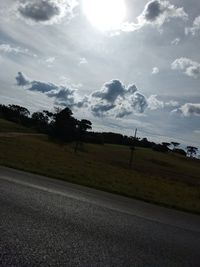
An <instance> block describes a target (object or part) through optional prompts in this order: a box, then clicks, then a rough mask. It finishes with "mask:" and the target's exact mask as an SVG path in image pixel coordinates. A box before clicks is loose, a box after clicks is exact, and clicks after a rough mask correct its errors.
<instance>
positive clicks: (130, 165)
mask: <svg viewBox="0 0 200 267" xmlns="http://www.w3.org/2000/svg"><path fill="white" fill-rule="evenodd" d="M136 136H137V128H136V129H135V135H134V141H135V140H136ZM134 141H133V145H132V146H130V150H131V155H130V159H129V168H131V167H132V163H133V152H134V149H135V146H134V145H135V144H134V143H135V142H134Z"/></svg>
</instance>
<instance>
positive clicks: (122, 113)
mask: <svg viewBox="0 0 200 267" xmlns="http://www.w3.org/2000/svg"><path fill="white" fill-rule="evenodd" d="M132 113H133V112H132V111H130V110H127V109H126V108H121V109H120V110H119V112H118V113H117V115H116V118H120V119H121V118H124V117H126V116H129V115H131V114H132Z"/></svg>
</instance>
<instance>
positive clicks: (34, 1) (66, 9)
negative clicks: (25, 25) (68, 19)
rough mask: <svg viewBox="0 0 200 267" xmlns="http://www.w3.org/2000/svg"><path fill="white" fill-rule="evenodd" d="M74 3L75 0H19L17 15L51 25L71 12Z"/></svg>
mask: <svg viewBox="0 0 200 267" xmlns="http://www.w3.org/2000/svg"><path fill="white" fill-rule="evenodd" d="M76 3H77V2H76V1H75V0H71V1H69V0H26V1H24V0H21V1H19V4H18V13H19V14H20V16H21V17H23V18H25V19H29V20H32V21H33V22H41V23H46V24H52V23H57V22H59V21H60V19H61V18H63V17H64V16H65V15H66V13H70V12H72V10H73V8H74V6H75V5H76Z"/></svg>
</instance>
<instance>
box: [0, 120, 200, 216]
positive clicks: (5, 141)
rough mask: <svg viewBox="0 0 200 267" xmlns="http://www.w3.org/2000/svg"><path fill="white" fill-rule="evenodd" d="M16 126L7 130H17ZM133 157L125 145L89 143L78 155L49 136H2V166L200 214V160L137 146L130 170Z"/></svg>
mask: <svg viewBox="0 0 200 267" xmlns="http://www.w3.org/2000/svg"><path fill="white" fill-rule="evenodd" d="M2 124H3V125H4V126H5V125H6V122H3V120H0V128H1V131H2V129H3V127H1V125H2ZM13 127H14V128H12V127H11V123H9V127H8V129H6V127H4V130H3V131H4V132H6V131H9V132H10V131H11V130H13V131H15V132H16V128H15V127H18V126H16V125H14V124H13ZM21 131H24V129H23V127H22V128H21ZM129 155H130V151H129V148H128V147H125V146H119V145H104V146H101V145H92V144H85V145H84V151H82V152H79V153H78V154H75V153H74V147H73V145H72V144H70V145H65V146H60V145H58V144H55V143H51V142H49V141H48V138H47V137H45V136H43V137H42V136H13V137H6V136H1V137H0V164H1V165H4V166H9V167H13V168H18V169H22V170H26V171H30V172H34V173H39V174H43V175H47V176H51V177H55V178H58V179H62V180H66V181H69V182H73V183H78V184H83V185H87V186H91V187H94V188H98V189H101V190H106V191H110V192H115V193H119V194H122V195H126V196H130V197H136V198H139V199H143V200H146V201H150V202H154V203H159V204H162V205H166V206H169V207H175V208H179V209H183V210H188V211H192V212H197V213H200V161H198V160H191V159H188V158H185V157H182V156H180V155H176V154H173V153H168V154H163V153H160V152H155V151H152V150H150V149H144V148H137V149H136V151H135V152H134V162H133V163H134V164H133V168H132V170H130V169H129V168H128V160H129Z"/></svg>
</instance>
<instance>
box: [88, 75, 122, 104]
mask: <svg viewBox="0 0 200 267" xmlns="http://www.w3.org/2000/svg"><path fill="white" fill-rule="evenodd" d="M125 93H126V89H125V87H124V85H123V84H122V83H121V82H120V81H119V80H112V81H110V82H107V83H105V84H104V86H103V88H102V89H101V90H99V91H96V92H94V93H93V94H92V96H93V97H96V98H100V99H101V100H106V101H107V102H110V103H114V102H115V100H116V99H117V98H118V97H119V96H121V97H123V96H124V94H125Z"/></svg>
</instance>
